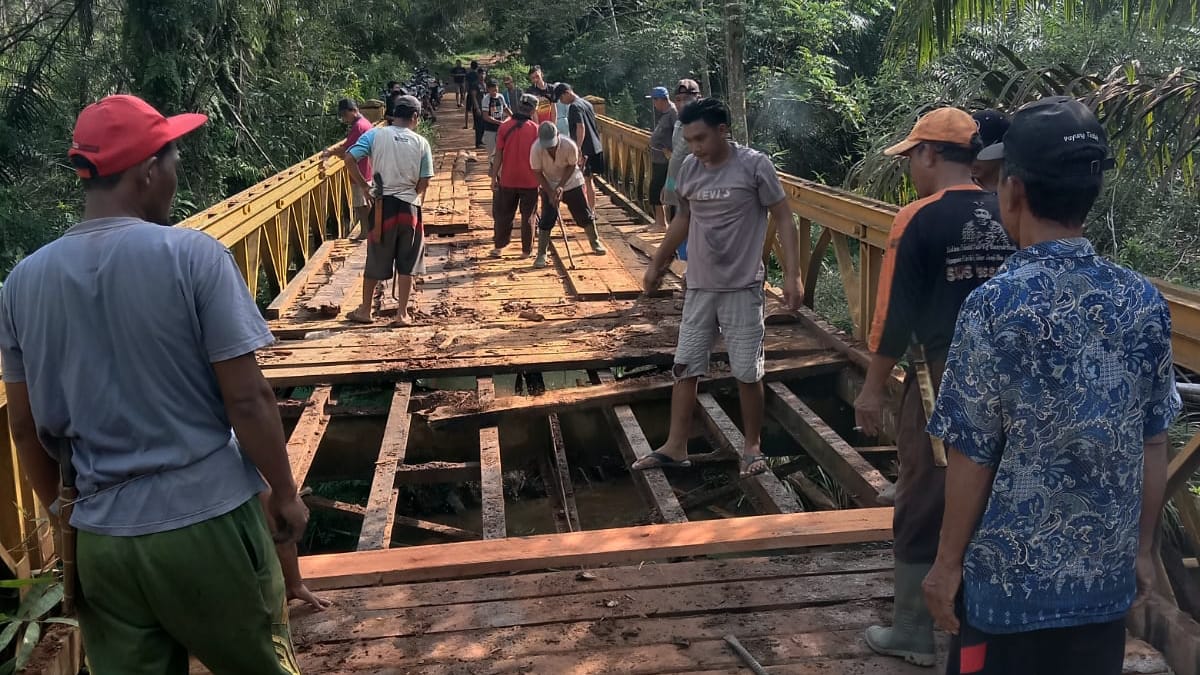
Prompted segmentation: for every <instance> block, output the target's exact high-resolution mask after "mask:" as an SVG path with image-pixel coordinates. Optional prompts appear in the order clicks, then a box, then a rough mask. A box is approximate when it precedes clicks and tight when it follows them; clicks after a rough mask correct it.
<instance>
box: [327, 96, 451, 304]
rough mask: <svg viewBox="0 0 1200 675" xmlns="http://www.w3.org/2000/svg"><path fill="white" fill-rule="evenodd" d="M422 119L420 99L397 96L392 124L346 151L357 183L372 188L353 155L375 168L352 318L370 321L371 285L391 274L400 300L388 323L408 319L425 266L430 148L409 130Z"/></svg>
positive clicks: (373, 295)
mask: <svg viewBox="0 0 1200 675" xmlns="http://www.w3.org/2000/svg"><path fill="white" fill-rule="evenodd" d="M420 119H421V102H420V101H419V100H417V98H416V97H414V96H401V97H400V98H399V99H397V101H396V104H395V106H394V107H393V109H392V124H391V126H387V127H381V128H378V129H371V130H370V131H368V132H367V133H365V134H363V135H362V137H361V138H359V139H358V142H357V143H355V144H354V145H353V146H352V147H351V148H350V149H349V150H348V151H346V167H347V169H349V171H350V178H351V180H353V181H354V182H355V183H357V184H358V185H359V186H360V187H361V188H363V189H370V185H369V184H368V183H367V178H366V177H365V176H363V175H362V174H361V173H359V171H358V162H357V160H360V159H362V158H364V157H370V158H371V165H372V166H373V167H374V168H375V195H376V196H375V199H374V203H373V204H372V206H371V215H370V218H369V219H370V222H371V232H370V234H369V235H368V241H367V264H366V269H365V270H363V293H362V304H360V305H359V306H358V308H357V309H355V310H354V311H352V312H350V314H349V315H348V316H347V317H346V318H348V319H349V320H351V321H354V322H356V323H371V321H372V319H371V306H372V304H374V302H375V288H376V286H378V284H379V282H380V281H387V280H388V279H391V278H392V276H393V274H394V275H395V278H396V285H395V295H396V301H397V303H398V305H397V308H396V318H395V319H394V320H393V321H392V326H396V327H399V326H407V325H409V324H410V323H412V318H411V316H410V315H409V313H408V300H409V297H410V295H411V294H412V287H413V276H415V275H417V274H421V273H423V272H424V271H425V230H424V226H423V222H422V220H421V202H422V201H423V200H424V198H425V190H426V189H428V188H429V180H430V179H431V178H433V149H432V148H431V147H430V145H429V141H427V140H426V139H425V137H424V136H422V135H420V134H418V133H417V132H416V131H413V128H414V127H416V126H417V122H418V121H420Z"/></svg>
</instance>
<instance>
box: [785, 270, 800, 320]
mask: <svg viewBox="0 0 1200 675" xmlns="http://www.w3.org/2000/svg"><path fill="white" fill-rule="evenodd" d="M783 299H784V302H786V303H787V306H788V309H790V310H792V311H793V312H794V311H796V310H798V309H800V305H802V304H804V284H803V283H801V282H800V277H792V276H785V277H784V279H783Z"/></svg>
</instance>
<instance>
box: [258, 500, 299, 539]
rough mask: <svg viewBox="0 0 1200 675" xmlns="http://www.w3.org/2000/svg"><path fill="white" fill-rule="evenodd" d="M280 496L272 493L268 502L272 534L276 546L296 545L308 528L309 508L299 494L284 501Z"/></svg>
mask: <svg viewBox="0 0 1200 675" xmlns="http://www.w3.org/2000/svg"><path fill="white" fill-rule="evenodd" d="M278 494H279V493H277V492H272V493H271V498H270V500H269V501H268V502H267V503H268V505H269V506H270V509H269V512H268V514H267V515H268V517H269V518H270V524H271V527H272V530H273V532H272V534H273V535H274V538H275V543H276V544H294V543H296V542H298V541H300V538H301V537H303V536H304V528H306V527H307V526H308V507H307V506H306V505H305V504H304V501H303V500H302V499H300V495H299V494H295V493H293V494H292V495H290V496H288V497H285V498H282V499H281V498H279V497H278V496H277V495H278Z"/></svg>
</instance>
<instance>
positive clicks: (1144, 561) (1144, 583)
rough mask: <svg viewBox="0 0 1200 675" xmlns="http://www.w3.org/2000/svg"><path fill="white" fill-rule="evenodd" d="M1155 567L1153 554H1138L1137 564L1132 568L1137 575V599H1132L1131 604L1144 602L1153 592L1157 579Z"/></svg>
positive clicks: (1142, 552)
mask: <svg viewBox="0 0 1200 675" xmlns="http://www.w3.org/2000/svg"><path fill="white" fill-rule="evenodd" d="M1155 567H1156V565H1155V564H1154V554H1153V553H1150V552H1149V551H1139V552H1138V557H1137V564H1136V567H1135V568H1134V569H1135V571H1136V574H1137V597H1136V598H1134V601H1133V604H1135V605H1136V604H1140V603H1142V602H1145V601H1146V600H1147V599H1148V598H1149V597H1150V594H1151V593H1153V592H1154V585H1155V580H1156V579H1157V578H1158V572H1157V570H1156V569H1155Z"/></svg>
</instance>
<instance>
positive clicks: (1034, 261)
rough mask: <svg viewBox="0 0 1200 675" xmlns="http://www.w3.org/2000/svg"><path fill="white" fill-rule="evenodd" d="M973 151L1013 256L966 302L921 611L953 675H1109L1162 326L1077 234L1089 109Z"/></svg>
mask: <svg viewBox="0 0 1200 675" xmlns="http://www.w3.org/2000/svg"><path fill="white" fill-rule="evenodd" d="M980 158H981V159H984V160H990V159H998V158H1003V160H1004V167H1003V171H1002V173H1001V181H1000V195H999V197H1000V209H1001V213H1002V220H1003V223H1004V227H1005V229H1006V230H1008V232H1009V234H1010V235H1011V236H1012V238H1013V239H1014V240H1015V241H1016V242H1017V243H1018V245H1019V246H1020V250H1019V251H1018V252H1017V253H1015V254H1013V255H1012V257H1010V258H1009V259H1008V261H1007V262H1005V264H1004V266H1003V267H1002V268H1001V270H1000V272H999V274H998V275H997V276H995V277H994V278H993V279H992V280H990V281H988V282H987V283H985V284H983V285H982V286H980V287H979V288H978V289H976V290H975V291H974V292H973V293H972V294H971V295H970V297H968V298H967V301H966V302H965V303H964V304H963V307H962V311H961V312H960V314H959V318H958V326H957V329H956V331H955V338H954V343H953V346H952V347H951V350H950V355H949V360H948V362H947V365H946V371H945V375H944V377H943V380H942V386H941V390H940V392H939V395H938V401H937V408H936V411H935V412H934V415H933V418H932V419H931V421H930V423H929V433H930V434H932V435H934V436H939V437H941V438H942V439H943V440H944V441H945V444H946V446H947V447H948V448H949V460H950V464H949V468H948V470H947V471H948V474H947V477H946V510H945V516H944V520H943V525H942V533H941V545H940V548H939V550H938V555H937V560H936V562H935V563H934V566H933V568H932V570H931V571H930V573H929V575H928V576H927V577H926V579H925V582H924V590H925V597H926V602H927V603H928V606H929V609H930V612H931V613H932V614H933V616H934V618H935V620H936V621H937V623H938V625H939V626H941V627H943V628H945V629H946V630H948V631H949V632H951V633H953V634H955V639H954V644H952V647H951V655H950V662H949V664H948V672H950V673H959V672H961V673H985V674H988V673H1023V674H1024V673H1028V674H1031V675H1037V674H1038V673H1047V674H1049V673H1054V674H1055V675H1070V674H1072V673H1079V674H1080V675H1083V674H1084V673H1086V674H1087V675H1105V674H1111V675H1117V674H1118V673H1120V672H1121V667H1122V661H1123V654H1124V645H1125V629H1124V617H1125V613H1126V612H1127V611H1128V609H1129V607H1130V605H1131V604H1132V602H1133V600H1134V597H1135V594H1136V593H1137V592H1138V591H1139V590H1140V591H1145V590H1148V582H1149V580H1150V579H1152V573H1151V572H1150V570H1151V567H1150V562H1149V561H1150V560H1151V551H1152V541H1153V532H1154V528H1155V525H1156V522H1157V519H1158V514H1159V512H1160V510H1161V509H1162V503H1163V493H1164V490H1165V485H1166V465H1167V440H1166V433H1165V432H1166V430H1167V427H1168V425H1170V423H1171V422H1172V420H1173V419H1174V418H1175V416H1176V415H1177V414H1178V413H1179V410H1180V407H1181V406H1180V400H1179V396H1178V394H1177V393H1176V391H1175V380H1174V374H1173V370H1172V357H1171V319H1170V314H1169V312H1168V308H1167V305H1166V303H1165V302H1164V301H1163V298H1162V296H1161V295H1160V294H1159V293H1158V291H1157V289H1155V287H1154V286H1153V285H1152V284H1151V283H1150V282H1149V281H1147V280H1146V279H1145V278H1143V277H1142V276H1140V275H1138V274H1136V273H1134V272H1132V271H1130V270H1127V269H1125V268H1123V267H1119V266H1117V265H1115V264H1113V263H1111V262H1109V261H1107V260H1105V259H1103V258H1101V257H1100V256H1098V255H1097V254H1096V252H1095V250H1094V249H1093V248H1092V245H1091V244H1090V243H1089V242H1088V240H1087V239H1084V238H1083V222H1084V219H1085V218H1086V217H1087V214H1088V211H1089V210H1090V209H1091V206H1092V203H1093V202H1094V201H1095V200H1096V197H1097V196H1098V195H1099V193H1100V189H1101V187H1102V184H1103V171H1104V170H1105V169H1107V168H1109V167H1110V166H1111V165H1112V161H1111V160H1110V159H1108V144H1107V139H1106V136H1105V132H1104V128H1103V127H1102V126H1101V125H1100V123H1099V122H1098V121H1097V120H1096V117H1095V115H1093V114H1092V112H1091V111H1090V110H1088V108H1087V107H1085V106H1084V105H1082V104H1081V103H1079V102H1078V101H1075V100H1073V99H1070V98H1067V97H1052V98H1046V99H1042V100H1041V101H1037V102H1035V103H1031V104H1029V105H1027V106H1025V107H1023V108H1022V109H1021V110H1019V111H1018V112H1017V113H1016V115H1015V116H1014V117H1013V119H1012V125H1011V127H1010V129H1009V130H1008V133H1007V134H1006V135H1005V137H1004V140H1003V142H1002V143H1000V144H998V145H995V146H991V147H989V148H987V149H985V150H984V151H983V153H981V154H980ZM960 588H961V591H962V593H961V597H960V598H959V599H958V603H959V606H958V607H957V611H956V607H955V602H956V597H958V596H959V591H960Z"/></svg>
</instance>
